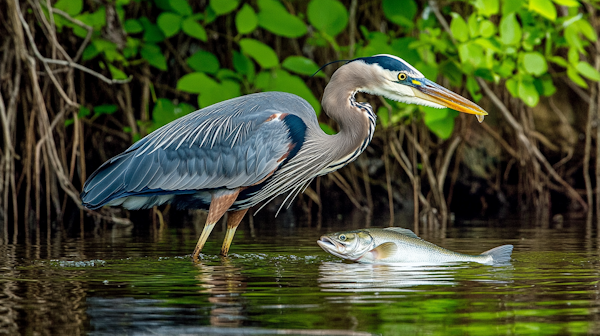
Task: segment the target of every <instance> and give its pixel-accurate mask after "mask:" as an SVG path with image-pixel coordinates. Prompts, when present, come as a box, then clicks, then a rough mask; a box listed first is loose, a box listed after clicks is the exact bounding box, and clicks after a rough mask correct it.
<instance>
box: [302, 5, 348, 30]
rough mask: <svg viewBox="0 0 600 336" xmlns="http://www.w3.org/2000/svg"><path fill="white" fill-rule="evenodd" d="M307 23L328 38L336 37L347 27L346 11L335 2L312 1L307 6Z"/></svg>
mask: <svg viewBox="0 0 600 336" xmlns="http://www.w3.org/2000/svg"><path fill="white" fill-rule="evenodd" d="M307 14H308V21H309V22H310V24H311V25H313V27H315V28H317V29H318V30H320V31H321V32H322V33H325V34H327V35H329V36H336V35H338V34H339V33H341V32H342V31H343V30H344V29H345V28H346V26H347V25H348V11H347V10H346V8H345V7H344V5H342V3H341V2H339V1H337V0H312V1H311V2H310V3H309V4H308V10H307Z"/></svg>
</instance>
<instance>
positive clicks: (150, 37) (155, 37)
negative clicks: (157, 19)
mask: <svg viewBox="0 0 600 336" xmlns="http://www.w3.org/2000/svg"><path fill="white" fill-rule="evenodd" d="M140 23H141V24H142V26H143V27H144V36H143V37H142V39H143V40H144V41H146V42H150V43H156V42H162V41H163V40H164V39H165V34H163V32H162V30H161V29H160V28H158V26H157V25H155V24H153V23H151V22H150V20H148V18H146V17H141V18H140Z"/></svg>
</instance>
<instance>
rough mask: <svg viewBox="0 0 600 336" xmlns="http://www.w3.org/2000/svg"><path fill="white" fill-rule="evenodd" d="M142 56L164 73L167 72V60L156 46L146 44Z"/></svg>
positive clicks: (141, 51)
mask: <svg viewBox="0 0 600 336" xmlns="http://www.w3.org/2000/svg"><path fill="white" fill-rule="evenodd" d="M140 54H141V55H142V58H144V59H145V60H146V61H148V64H150V65H152V66H153V67H155V68H157V69H160V70H163V71H166V70H167V59H166V58H165V55H163V53H162V51H161V50H160V48H159V47H158V46H157V45H156V44H149V43H148V44H144V45H143V46H142V49H141V50H140Z"/></svg>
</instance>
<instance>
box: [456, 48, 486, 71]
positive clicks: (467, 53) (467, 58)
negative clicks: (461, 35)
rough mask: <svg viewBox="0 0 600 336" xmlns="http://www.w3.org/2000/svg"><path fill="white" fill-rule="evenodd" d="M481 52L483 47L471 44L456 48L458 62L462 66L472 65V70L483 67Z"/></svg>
mask: <svg viewBox="0 0 600 336" xmlns="http://www.w3.org/2000/svg"><path fill="white" fill-rule="evenodd" d="M483 51H484V50H483V47H481V46H480V45H479V44H476V43H472V42H468V43H463V44H461V45H460V46H459V47H458V55H459V56H460V61H461V62H462V63H463V65H465V64H470V65H472V68H473V70H475V69H477V68H479V67H480V66H482V65H483V62H484V60H485V58H484V54H483Z"/></svg>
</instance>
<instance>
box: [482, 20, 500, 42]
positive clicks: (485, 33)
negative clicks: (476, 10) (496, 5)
mask: <svg viewBox="0 0 600 336" xmlns="http://www.w3.org/2000/svg"><path fill="white" fill-rule="evenodd" d="M479 33H480V34H481V36H482V37H485V38H488V37H492V36H494V34H496V26H495V25H494V24H493V23H492V22H491V21H489V20H483V21H482V22H481V23H480V24H479Z"/></svg>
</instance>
